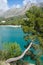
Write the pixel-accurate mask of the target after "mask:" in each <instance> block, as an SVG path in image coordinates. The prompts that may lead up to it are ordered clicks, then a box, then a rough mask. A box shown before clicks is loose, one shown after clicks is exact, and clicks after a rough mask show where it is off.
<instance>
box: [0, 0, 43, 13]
mask: <svg viewBox="0 0 43 65" xmlns="http://www.w3.org/2000/svg"><path fill="white" fill-rule="evenodd" d="M27 2H34V3H36V2H43V0H0V12H4V11H6V10H8V9H9V8H11V7H16V8H20V7H21V6H22V5H26V4H27Z"/></svg>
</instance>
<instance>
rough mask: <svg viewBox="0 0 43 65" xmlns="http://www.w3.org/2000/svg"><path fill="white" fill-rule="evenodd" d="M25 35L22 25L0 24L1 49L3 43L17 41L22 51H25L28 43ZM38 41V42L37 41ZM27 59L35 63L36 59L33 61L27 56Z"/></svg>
mask: <svg viewBox="0 0 43 65" xmlns="http://www.w3.org/2000/svg"><path fill="white" fill-rule="evenodd" d="M25 35H26V34H24V32H23V30H22V28H21V27H9V26H0V49H2V47H3V43H7V42H11V43H12V42H17V43H18V44H19V45H20V47H21V49H22V51H24V50H25V48H24V45H26V44H27V42H26V41H25V40H24V36H25ZM29 42H30V40H29ZM36 43H38V42H37V41H36ZM25 60H26V61H27V62H30V63H35V61H32V60H31V59H30V57H26V58H25Z"/></svg>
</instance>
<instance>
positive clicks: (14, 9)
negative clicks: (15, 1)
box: [1, 3, 35, 18]
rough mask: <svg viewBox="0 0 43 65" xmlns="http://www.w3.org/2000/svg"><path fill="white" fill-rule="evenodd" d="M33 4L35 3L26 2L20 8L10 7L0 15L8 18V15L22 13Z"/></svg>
mask: <svg viewBox="0 0 43 65" xmlns="http://www.w3.org/2000/svg"><path fill="white" fill-rule="evenodd" d="M33 5H35V4H34V3H33V4H32V3H27V4H26V5H25V6H22V7H21V8H15V7H12V8H11V9H9V10H7V11H6V12H4V13H3V14H2V15H1V16H2V17H4V18H9V17H13V16H19V15H24V14H25V12H26V11H27V10H28V9H29V8H30V7H31V6H33Z"/></svg>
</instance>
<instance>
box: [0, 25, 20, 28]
mask: <svg viewBox="0 0 43 65" xmlns="http://www.w3.org/2000/svg"><path fill="white" fill-rule="evenodd" d="M0 26H6V27H15V28H16V27H17V28H18V27H21V25H0Z"/></svg>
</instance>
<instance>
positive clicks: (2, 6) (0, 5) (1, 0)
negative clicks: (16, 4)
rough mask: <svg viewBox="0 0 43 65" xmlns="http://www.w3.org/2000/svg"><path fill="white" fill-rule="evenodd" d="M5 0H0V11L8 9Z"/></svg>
mask: <svg viewBox="0 0 43 65" xmlns="http://www.w3.org/2000/svg"><path fill="white" fill-rule="evenodd" d="M8 8H9V7H8V4H7V0H0V12H4V11H6V10H7V9H8Z"/></svg>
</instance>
